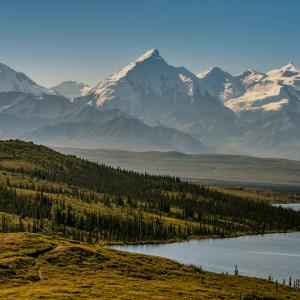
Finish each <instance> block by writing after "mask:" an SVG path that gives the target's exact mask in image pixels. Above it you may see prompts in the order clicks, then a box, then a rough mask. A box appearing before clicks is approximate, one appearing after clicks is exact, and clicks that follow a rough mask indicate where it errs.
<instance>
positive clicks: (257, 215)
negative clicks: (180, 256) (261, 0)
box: [0, 140, 300, 299]
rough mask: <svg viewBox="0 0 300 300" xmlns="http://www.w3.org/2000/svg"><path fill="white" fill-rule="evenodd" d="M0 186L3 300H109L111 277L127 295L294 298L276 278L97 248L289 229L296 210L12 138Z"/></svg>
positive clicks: (295, 226) (1, 158)
mask: <svg viewBox="0 0 300 300" xmlns="http://www.w3.org/2000/svg"><path fill="white" fill-rule="evenodd" d="M0 183H1V186H0V187H1V188H0V231H1V232H2V233H0V235H1V243H0V247H1V249H2V250H3V251H1V254H0V271H1V272H0V281H1V282H2V287H3V288H2V289H1V291H0V296H2V297H5V298H6V299H13V298H14V297H15V296H16V295H20V293H22V294H23V295H24V299H27V298H28V299H29V298H31V299H37V298H38V297H39V296H38V295H40V293H41V292H42V293H43V295H46V296H48V295H49V297H51V295H53V293H56V294H57V295H59V296H60V297H62V298H66V299H68V297H69V298H70V299H72V297H74V295H77V297H81V298H82V299H85V298H86V299H90V298H92V297H97V295H99V293H102V295H103V298H104V299H109V298H110V297H111V296H112V295H114V292H113V289H112V288H111V287H112V283H113V282H115V281H116V280H117V281H118V284H117V285H116V286H118V290H119V289H122V290H123V292H124V293H125V294H126V295H127V296H128V297H129V298H130V297H132V298H134V299H140V297H143V296H144V297H145V296H146V297H147V298H149V299H151V297H153V299H154V298H155V297H156V296H157V295H160V297H163V298H165V299H172V297H178V296H179V294H177V293H180V295H181V296H182V297H189V298H190V299H193V298H195V299H196V298H197V297H199V295H201V296H202V297H205V298H206V299H215V297H216V295H217V294H216V293H218V295H220V293H221V294H222V295H223V296H224V297H225V298H228V299H236V298H237V295H243V297H245V298H244V299H248V298H246V297H250V298H249V299H254V298H251V297H254V296H253V295H264V296H266V297H267V296H268V297H275V296H276V295H278V294H279V293H280V295H281V296H282V297H290V298H289V299H297V295H298V294H297V293H298V292H297V291H296V290H295V289H294V288H290V287H288V286H283V285H281V284H280V285H279V286H278V284H275V282H268V281H266V280H262V279H255V278H253V279H251V278H248V277H243V276H234V277H232V275H231V276H230V275H218V274H214V273H209V272H207V271H203V270H202V269H201V268H196V267H194V266H191V267H190V266H183V265H180V264H179V263H177V262H173V261H169V260H166V259H163V258H155V257H146V256H140V255H133V254H128V253H126V252H115V251H113V250H109V249H107V248H105V247H103V245H107V244H124V243H125V244H136V243H162V242H163V243H165V242H167V241H173V242H174V241H183V240H189V239H194V238H197V239H203V238H209V237H213V238H217V237H235V236H244V235H249V234H250V235H253V234H261V233H272V232H293V231H296V230H299V228H300V227H299V226H300V223H299V222H300V212H297V211H292V210H286V209H283V208H280V207H274V206H271V205H270V204H269V203H268V202H266V201H265V199H261V200H259V201H257V199H255V198H251V197H249V198H248V197H245V196H243V195H241V194H240V195H235V194H233V193H228V192H226V191H221V190H218V189H216V188H214V187H211V188H210V187H207V186H200V185H196V184H192V183H188V182H184V181H181V180H180V179H179V178H178V177H177V178H176V177H170V176H160V175H148V174H146V173H136V172H133V171H124V170H122V169H120V168H112V167H108V166H105V165H103V164H95V163H92V162H89V161H87V160H82V159H78V158H76V157H75V156H66V155H63V154H61V153H59V152H56V151H54V150H51V149H49V148H47V147H44V146H38V145H34V144H32V143H26V142H22V141H18V140H10V141H1V142H0ZM158 265H160V267H158ZM79 266H80V267H79ZM58 270H60V271H58ZM57 272H59V274H60V275H59V276H58V277H57ZM83 278H84V279H83ZM185 278H189V280H188V281H186V280H185ZM82 280H83V281H84V282H85V283H82ZM58 281H59V282H60V281H63V282H64V283H65V285H64V288H62V287H58V285H57V282H58ZM245 281H247V284H245ZM96 282H97V283H98V284H96ZM99 282H100V283H101V285H99ZM149 283H151V284H150V285H149ZM115 284H116V283H115ZM175 285H176V286H177V289H176V291H175V290H174V291H173V292H171V291H170V289H172V286H175ZM59 286H60V285H59ZM167 287H168V288H167ZM178 287H179V289H178ZM220 288H221V289H222V292H221V291H220ZM154 289H155V290H154ZM247 295H248V296H247ZM251 295H252V296H251ZM271 299H272V298H271ZM287 299H288V298H287Z"/></svg>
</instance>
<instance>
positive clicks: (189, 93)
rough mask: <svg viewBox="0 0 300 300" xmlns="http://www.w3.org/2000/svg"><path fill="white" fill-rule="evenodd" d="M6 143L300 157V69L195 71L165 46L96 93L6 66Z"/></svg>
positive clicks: (1, 106)
mask: <svg viewBox="0 0 300 300" xmlns="http://www.w3.org/2000/svg"><path fill="white" fill-rule="evenodd" d="M0 124H1V129H0V138H2V139H3V138H20V139H26V140H32V141H34V142H37V143H43V144H47V145H52V146H72V147H83V148H95V147H96V148H97V147H99V148H108V149H127V150H142V151H146V150H161V151H181V152H187V153H208V152H209V153H225V154H226V153H227V154H228V153H229V154H247V155H258V156H274V157H286V158H291V159H300V134H299V132H300V70H299V69H298V68H297V67H296V66H295V65H293V64H292V63H290V64H288V65H286V66H284V67H282V68H280V69H277V70H273V71H270V72H267V73H261V72H258V71H254V70H248V71H245V72H244V73H242V74H239V75H237V76H233V75H231V74H229V73H228V72H226V71H224V70H222V69H220V68H218V67H213V68H211V69H210V70H208V71H206V72H202V73H199V74H197V75H196V74H193V73H192V72H190V71H189V70H187V69H186V68H184V67H174V66H171V65H169V64H168V63H167V62H166V61H165V60H164V58H162V57H161V55H160V54H159V51H158V50H157V49H152V50H149V51H147V52H146V53H145V54H143V55H142V56H140V57H139V58H137V59H136V60H135V61H134V62H132V63H130V64H129V65H128V66H126V67H124V68H122V69H120V70H119V71H117V72H116V73H115V74H113V75H111V76H109V77H108V78H106V79H105V80H103V81H101V82H100V83H98V84H97V85H96V86H95V87H92V88H90V87H89V86H88V85H87V84H84V83H81V82H76V81H65V82H62V83H61V84H58V85H56V86H54V87H52V88H49V89H48V88H45V87H42V86H39V85H38V84H37V83H35V82H34V81H33V80H31V79H30V78H29V77H27V76H26V75H25V74H24V73H20V72H16V71H14V70H12V69H11V68H10V67H8V66H6V65H4V64H0Z"/></svg>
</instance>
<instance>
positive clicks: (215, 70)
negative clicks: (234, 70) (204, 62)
mask: <svg viewBox="0 0 300 300" xmlns="http://www.w3.org/2000/svg"><path fill="white" fill-rule="evenodd" d="M218 74H227V72H225V71H224V70H222V69H221V68H220V67H217V66H213V67H211V68H210V69H209V70H207V71H204V72H202V73H199V74H196V75H197V77H198V78H200V79H201V78H204V77H206V76H208V75H209V76H214V75H218Z"/></svg>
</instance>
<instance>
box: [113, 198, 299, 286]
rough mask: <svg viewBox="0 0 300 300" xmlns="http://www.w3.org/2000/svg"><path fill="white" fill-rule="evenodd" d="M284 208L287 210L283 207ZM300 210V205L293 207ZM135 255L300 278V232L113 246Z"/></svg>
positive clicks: (258, 274)
mask: <svg viewBox="0 0 300 300" xmlns="http://www.w3.org/2000/svg"><path fill="white" fill-rule="evenodd" d="M282 206H287V205H283V204H282ZM290 206H293V208H294V209H297V210H300V204H290V205H289V207H290ZM111 248H114V249H118V250H124V251H129V252H134V253H141V254H148V255H155V256H161V257H166V258H170V259H174V260H176V261H178V262H180V263H183V264H193V265H196V266H201V267H203V269H205V270H208V271H212V272H217V273H222V272H223V273H226V272H228V273H229V274H233V273H234V268H235V265H237V267H238V270H239V274H242V275H248V276H255V277H261V278H268V276H269V275H271V276H272V277H273V278H274V279H277V280H278V281H280V282H282V280H283V279H285V280H286V281H287V282H288V279H289V277H290V276H291V277H292V278H300V232H294V233H287V234H282V233H275V234H265V235H256V236H244V237H238V238H224V239H206V240H192V241H187V242H181V243H169V244H158V245H128V246H112V247H111Z"/></svg>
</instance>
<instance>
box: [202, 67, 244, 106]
mask: <svg viewBox="0 0 300 300" xmlns="http://www.w3.org/2000/svg"><path fill="white" fill-rule="evenodd" d="M197 77H198V78H199V79H200V80H199V82H200V89H201V91H205V92H207V93H208V94H209V95H211V96H212V97H214V98H217V99H220V100H221V101H222V102H226V101H228V100H230V99H232V98H236V97H238V96H240V95H242V94H243V93H244V86H243V84H242V83H241V81H240V80H239V79H238V78H235V77H233V76H232V75H231V74H229V73H227V72H225V71H223V70H222V69H220V68H219V67H213V68H211V69H210V70H208V71H206V72H203V73H199V74H197Z"/></svg>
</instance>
